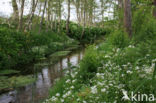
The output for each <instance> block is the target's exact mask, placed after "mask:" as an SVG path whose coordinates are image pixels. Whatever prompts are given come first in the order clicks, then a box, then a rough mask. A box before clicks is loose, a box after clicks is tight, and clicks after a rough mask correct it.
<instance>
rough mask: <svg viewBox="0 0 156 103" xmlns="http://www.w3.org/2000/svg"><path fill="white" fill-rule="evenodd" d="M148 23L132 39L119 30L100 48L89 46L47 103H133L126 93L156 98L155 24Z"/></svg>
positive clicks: (62, 79)
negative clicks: (151, 95)
mask: <svg viewBox="0 0 156 103" xmlns="http://www.w3.org/2000/svg"><path fill="white" fill-rule="evenodd" d="M146 19H147V20H148V22H146V23H144V24H142V25H141V27H140V28H139V29H136V30H137V32H134V36H133V38H131V39H130V38H129V37H128V36H127V34H126V33H125V32H124V31H123V30H121V29H119V30H115V31H114V33H112V34H111V35H110V36H108V37H107V39H106V41H105V42H104V43H102V44H101V45H99V47H96V46H94V45H93V46H89V47H88V49H87V50H86V52H85V56H84V58H83V59H82V61H81V62H80V64H79V66H77V67H71V68H69V70H68V71H67V72H66V73H65V77H64V78H61V79H60V80H58V81H56V83H55V86H54V87H53V88H52V89H51V91H50V96H49V99H47V100H45V102H44V103H69V102H70V103H103V102H104V103H105V102H106V103H107V102H108V103H131V102H132V101H131V98H130V100H128V99H127V98H123V96H124V93H126V94H127V95H128V96H129V97H130V96H131V93H132V92H133V93H134V94H136V97H138V95H140V94H147V95H148V96H150V94H153V95H156V92H155V89H156V84H155V82H156V76H155V74H156V54H155V53H156V46H155V45H156V31H155V30H156V22H155V19H151V18H148V17H147V18H146ZM145 99H146V98H144V100H145ZM137 100H138V98H137ZM137 100H136V101H137ZM150 100H151V101H152V100H154V99H153V98H150ZM150 100H148V101H147V102H150Z"/></svg>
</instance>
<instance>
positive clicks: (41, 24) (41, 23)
mask: <svg viewBox="0 0 156 103" xmlns="http://www.w3.org/2000/svg"><path fill="white" fill-rule="evenodd" d="M47 1H48V0H45V2H44V8H43V13H42V18H41V22H40V29H39V32H40V31H41V30H42V27H43V20H44V14H45V11H46V5H47Z"/></svg>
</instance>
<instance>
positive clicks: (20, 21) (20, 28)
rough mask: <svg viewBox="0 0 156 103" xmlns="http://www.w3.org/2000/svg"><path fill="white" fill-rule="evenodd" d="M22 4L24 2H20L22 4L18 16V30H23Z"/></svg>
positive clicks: (23, 0)
mask: <svg viewBox="0 0 156 103" xmlns="http://www.w3.org/2000/svg"><path fill="white" fill-rule="evenodd" d="M24 4H25V0H22V4H21V14H20V19H19V26H18V30H22V29H23V12H24Z"/></svg>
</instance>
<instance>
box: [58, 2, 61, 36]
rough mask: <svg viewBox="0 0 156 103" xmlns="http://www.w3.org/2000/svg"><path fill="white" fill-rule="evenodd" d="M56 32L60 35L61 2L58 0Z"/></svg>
mask: <svg viewBox="0 0 156 103" xmlns="http://www.w3.org/2000/svg"><path fill="white" fill-rule="evenodd" d="M58 9H59V10H58V12H59V13H58V15H59V16H58V32H59V33H60V32H61V0H59V2H58Z"/></svg>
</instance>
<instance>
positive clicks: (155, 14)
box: [153, 0, 156, 18]
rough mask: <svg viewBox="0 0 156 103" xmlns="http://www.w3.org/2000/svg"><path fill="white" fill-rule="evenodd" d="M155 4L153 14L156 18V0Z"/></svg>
mask: <svg viewBox="0 0 156 103" xmlns="http://www.w3.org/2000/svg"><path fill="white" fill-rule="evenodd" d="M153 4H154V10H153V16H154V17H155V18H156V0H154V1H153Z"/></svg>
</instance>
